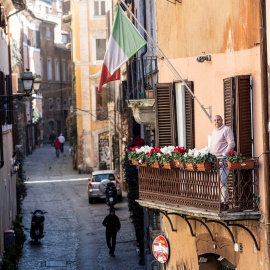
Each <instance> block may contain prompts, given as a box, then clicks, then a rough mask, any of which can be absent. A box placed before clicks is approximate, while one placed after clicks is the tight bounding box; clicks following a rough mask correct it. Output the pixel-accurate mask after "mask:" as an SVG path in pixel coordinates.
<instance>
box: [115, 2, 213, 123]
mask: <svg viewBox="0 0 270 270" xmlns="http://www.w3.org/2000/svg"><path fill="white" fill-rule="evenodd" d="M118 3H121V4H123V6H124V7H125V8H126V10H127V11H128V12H129V13H130V15H131V16H132V17H133V19H134V20H135V21H136V22H137V24H138V25H139V26H140V27H141V28H142V30H143V31H144V33H145V34H146V35H147V37H148V38H149V39H150V40H151V42H152V43H153V44H154V46H155V47H156V48H157V49H158V50H159V52H160V54H161V55H162V57H163V58H164V59H165V61H166V62H167V64H168V65H169V67H170V68H171V70H172V72H173V73H174V75H175V76H176V77H177V78H178V79H179V80H180V81H182V82H183V84H184V85H185V86H186V88H187V90H188V92H189V93H190V95H191V96H192V98H193V99H195V100H196V101H197V102H198V104H199V105H200V107H201V108H202V110H203V111H204V113H205V114H206V115H207V117H208V118H209V120H210V122H211V121H212V115H211V114H209V113H208V112H207V111H206V109H205V108H204V106H203V105H202V104H201V103H200V101H199V100H198V99H197V97H196V96H195V95H194V94H193V92H192V91H191V89H190V88H189V86H188V85H187V84H186V82H185V81H184V80H183V78H182V77H181V75H180V74H179V73H178V71H177V70H176V69H175V67H174V66H173V65H172V63H171V62H170V60H169V59H168V58H167V57H166V55H165V54H164V53H163V51H162V50H161V49H160V48H159V46H158V45H157V43H156V42H155V41H154V39H153V38H152V37H151V35H149V34H148V32H147V30H146V29H145V28H144V27H143V26H142V24H141V23H140V22H139V21H138V20H137V18H136V17H135V16H134V14H133V13H132V11H131V10H130V9H129V8H128V6H127V5H126V3H125V2H124V1H123V0H118ZM209 111H211V110H210V108H209Z"/></svg>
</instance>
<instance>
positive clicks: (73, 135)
mask: <svg viewBox="0 0 270 270" xmlns="http://www.w3.org/2000/svg"><path fill="white" fill-rule="evenodd" d="M66 125H67V134H68V139H69V142H70V145H71V146H73V147H74V149H76V147H77V117H76V114H75V113H72V114H70V115H69V116H68V117H67V119H66Z"/></svg>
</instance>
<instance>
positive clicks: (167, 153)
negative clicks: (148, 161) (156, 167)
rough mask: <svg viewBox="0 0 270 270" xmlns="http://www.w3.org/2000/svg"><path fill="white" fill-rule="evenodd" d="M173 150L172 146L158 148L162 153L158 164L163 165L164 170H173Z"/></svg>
mask: <svg viewBox="0 0 270 270" xmlns="http://www.w3.org/2000/svg"><path fill="white" fill-rule="evenodd" d="M174 149H175V147H174V146H165V147H162V148H160V151H161V153H162V155H161V159H160V162H161V163H163V168H164V169H171V168H174V162H173V154H174Z"/></svg>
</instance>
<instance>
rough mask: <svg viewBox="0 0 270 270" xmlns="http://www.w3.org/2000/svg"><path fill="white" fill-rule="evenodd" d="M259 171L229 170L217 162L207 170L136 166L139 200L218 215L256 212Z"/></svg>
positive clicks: (224, 163) (224, 164) (255, 169)
mask: <svg viewBox="0 0 270 270" xmlns="http://www.w3.org/2000/svg"><path fill="white" fill-rule="evenodd" d="M222 179H223V180H222ZM258 195H259V190H258V170H257V160H255V167H254V169H240V170H228V169H227V164H226V162H223V163H221V162H220V161H216V162H215V163H213V165H212V168H211V169H210V170H208V171H198V170H196V169H195V170H194V171H190V170H187V169H186V168H172V169H170V170H168V169H164V168H152V167H143V166H139V199H140V200H146V201H152V202H161V203H166V204H167V205H169V204H171V205H177V206H187V207H196V208H202V209H205V210H211V211H217V212H223V211H228V212H239V211H244V210H258V201H257V200H258Z"/></svg>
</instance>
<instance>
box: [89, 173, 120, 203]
mask: <svg viewBox="0 0 270 270" xmlns="http://www.w3.org/2000/svg"><path fill="white" fill-rule="evenodd" d="M110 181H111V182H113V183H114V185H115V186H116V189H117V201H118V202H121V201H122V186H121V183H120V181H119V180H118V179H117V177H116V175H115V173H114V171H113V170H104V171H95V172H92V175H91V177H90V178H89V179H88V186H87V193H88V201H89V203H93V200H94V199H106V194H105V191H106V187H107V184H108V183H109V182H110Z"/></svg>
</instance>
